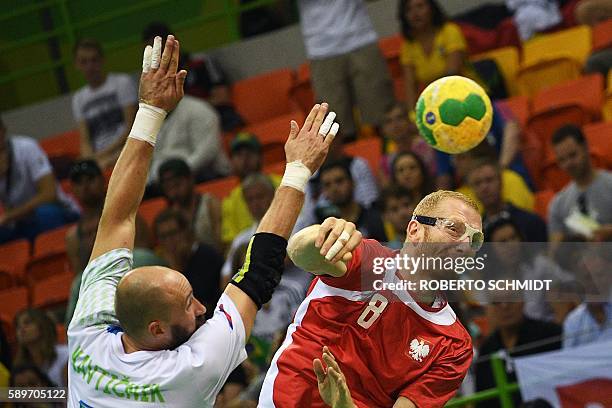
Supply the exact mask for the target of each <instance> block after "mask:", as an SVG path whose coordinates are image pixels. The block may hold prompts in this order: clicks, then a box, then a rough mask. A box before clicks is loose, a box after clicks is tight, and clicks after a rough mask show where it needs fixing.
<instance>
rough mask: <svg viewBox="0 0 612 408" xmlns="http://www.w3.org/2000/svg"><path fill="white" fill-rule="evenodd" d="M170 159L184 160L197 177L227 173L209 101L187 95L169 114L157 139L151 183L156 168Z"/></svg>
mask: <svg viewBox="0 0 612 408" xmlns="http://www.w3.org/2000/svg"><path fill="white" fill-rule="evenodd" d="M172 158H177V159H183V160H184V161H185V162H186V163H187V164H188V165H189V168H191V171H193V172H194V173H195V174H196V175H201V174H202V173H204V172H208V173H209V174H212V175H216V176H219V175H222V176H225V175H227V174H229V172H230V163H229V159H228V158H227V156H226V154H225V151H223V146H222V142H221V127H220V122H219V115H218V114H217V112H216V111H215V109H214V108H213V107H212V106H211V105H210V104H209V103H208V102H205V101H201V100H199V99H197V98H194V97H193V96H189V95H186V96H184V97H183V99H182V100H181V101H180V102H179V104H178V105H177V106H176V108H175V109H174V110H173V111H172V112H170V113H169V114H168V116H167V117H166V120H165V121H164V124H163V125H162V127H161V129H160V131H159V134H158V136H157V144H156V145H155V152H154V153H153V161H152V162H151V170H150V172H149V178H150V181H154V180H156V179H157V176H158V174H157V171H158V169H159V166H161V165H162V163H163V162H165V161H166V160H168V159H172ZM196 178H197V177H196Z"/></svg>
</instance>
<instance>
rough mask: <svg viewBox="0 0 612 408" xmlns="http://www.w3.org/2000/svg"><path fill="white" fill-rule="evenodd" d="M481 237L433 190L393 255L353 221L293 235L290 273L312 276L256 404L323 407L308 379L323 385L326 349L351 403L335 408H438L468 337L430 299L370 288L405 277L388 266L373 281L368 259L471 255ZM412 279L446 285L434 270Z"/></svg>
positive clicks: (465, 206)
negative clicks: (297, 271) (292, 270)
mask: <svg viewBox="0 0 612 408" xmlns="http://www.w3.org/2000/svg"><path fill="white" fill-rule="evenodd" d="M481 230H482V222H481V217H480V215H479V212H478V209H477V207H476V205H475V204H474V203H473V202H472V201H471V200H470V199H468V198H467V197H465V196H464V195H462V194H460V193H456V192H452V191H437V192H435V193H432V194H429V195H428V196H426V197H425V198H423V200H422V201H421V202H420V203H419V204H418V205H417V207H416V208H415V210H414V216H413V218H412V220H411V221H410V222H409V223H408V226H407V238H406V245H404V248H403V249H402V250H401V251H392V250H390V249H388V248H386V247H384V246H382V245H381V244H380V243H378V242H376V241H374V240H368V239H365V240H362V239H361V234H360V233H359V232H358V231H355V226H354V224H352V223H348V222H346V221H344V220H341V219H335V218H329V219H327V220H325V221H324V222H323V224H322V225H320V226H319V225H314V226H311V227H308V228H305V229H303V230H302V231H300V232H298V233H297V234H296V235H295V236H294V237H292V239H291V240H290V242H289V246H288V250H287V252H288V254H289V255H290V257H291V259H292V260H293V261H294V262H295V263H296V264H297V265H298V266H299V267H301V268H303V269H305V270H308V271H310V272H312V273H314V274H315V275H319V276H317V277H316V278H315V279H314V280H313V283H312V284H311V287H310V289H309V292H308V295H307V297H306V299H304V301H303V303H302V304H301V306H300V307H299V309H298V311H297V312H296V315H295V319H294V321H293V323H292V324H291V325H290V326H289V329H288V330H287V336H286V338H285V341H284V342H283V344H282V346H281V347H280V349H279V350H278V351H277V353H276V355H275V356H274V359H273V360H272V364H271V366H270V369H269V370H268V373H267V375H266V379H265V382H264V385H263V388H262V392H261V395H260V398H259V405H258V406H259V407H262V408H268V407H278V408H287V407H324V406H326V404H325V403H324V402H323V400H322V399H321V396H320V395H319V388H320V387H318V382H317V377H319V382H322V381H323V382H324V381H325V375H326V374H325V370H324V369H323V367H322V364H321V361H320V360H318V359H317V357H320V356H321V353H322V349H323V347H324V346H327V347H328V348H329V349H328V350H327V353H324V354H323V357H324V358H323V359H324V361H325V362H327V359H329V357H328V358H327V359H326V357H325V355H326V354H327V355H332V353H333V356H334V357H335V360H334V361H336V362H337V366H338V367H339V368H341V369H342V373H341V375H342V378H345V379H346V386H347V387H348V389H349V390H350V394H351V395H350V396H351V399H352V401H351V402H350V403H351V405H343V404H338V405H337V406H338V407H344V406H351V407H353V406H354V407H359V408H374V407H394V408H412V407H427V408H430V407H442V406H443V405H444V404H445V403H446V401H448V400H449V399H450V398H451V397H452V396H453V395H454V394H455V392H456V391H457V389H458V387H459V386H460V384H461V382H462V380H463V378H464V377H465V374H466V373H467V370H468V368H469V366H470V364H471V361H472V342H471V339H470V336H469V334H468V333H467V331H466V329H465V328H464V327H463V326H462V325H461V323H460V322H459V321H458V320H457V317H456V315H455V313H454V312H453V310H452V308H451V307H450V306H449V305H448V304H447V302H446V300H445V299H444V297H443V296H441V295H440V294H439V293H433V292H428V291H419V292H417V291H411V292H409V291H407V290H394V291H389V290H384V291H377V290H373V287H372V285H370V283H371V282H373V280H374V279H384V281H385V282H399V281H402V280H404V279H406V278H407V275H406V273H405V271H403V270H397V269H395V268H392V269H387V270H385V271H383V272H382V274H381V275H377V274H375V273H374V266H375V258H383V257H385V258H388V257H395V256H396V255H397V254H402V255H403V254H407V255H410V256H417V254H419V253H422V252H427V253H428V254H430V255H429V256H432V255H433V252H431V251H432V250H431V249H426V247H427V246H428V245H429V244H428V243H436V245H437V249H436V250H437V251H438V253H437V255H438V256H443V257H446V256H453V257H458V256H463V257H466V256H473V255H474V254H475V252H476V251H477V250H478V249H479V248H480V245H481V244H482V241H483V238H484V237H483V234H482V232H481ZM438 243H439V244H438ZM338 247H341V249H340V250H339V251H338ZM330 252H332V253H331V254H330ZM334 252H336V253H334ZM325 255H331V257H330V256H328V257H327V258H328V259H330V258H331V260H330V261H328V260H326V258H325ZM376 262H377V261H376ZM379 272H380V271H379ZM419 273H420V274H421V275H420V276H419V279H424V278H427V279H446V278H450V277H448V276H446V275H444V274H443V273H441V272H440V271H435V270H428V271H424V270H421V271H418V272H417V275H418V274H419ZM451 273H452V272H451ZM413 276H414V275H413ZM455 277H456V276H455ZM313 361H314V370H313ZM328 365H329V364H328ZM331 373H332V374H334V373H336V371H334V370H333V369H332V371H331ZM334 375H335V374H334ZM332 377H333V376H332ZM319 385H321V384H319ZM324 388H325V387H324ZM323 391H326V390H325V389H323ZM323 391H322V393H323ZM326 401H327V402H330V401H329V400H327V398H326Z"/></svg>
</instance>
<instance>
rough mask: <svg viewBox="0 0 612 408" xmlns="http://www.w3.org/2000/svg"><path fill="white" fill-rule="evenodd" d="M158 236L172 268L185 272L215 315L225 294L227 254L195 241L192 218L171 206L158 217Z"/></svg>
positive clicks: (197, 296) (209, 310)
mask: <svg viewBox="0 0 612 408" xmlns="http://www.w3.org/2000/svg"><path fill="white" fill-rule="evenodd" d="M155 236H156V237H157V239H158V240H159V243H160V248H161V251H162V254H163V256H164V258H165V259H167V260H168V262H169V264H170V267H171V268H173V269H175V270H177V271H181V273H182V274H183V275H185V277H186V278H187V280H188V281H189V283H190V284H191V286H192V288H193V295H194V297H195V298H196V299H198V301H200V302H202V304H203V305H204V306H205V307H206V317H207V318H210V317H212V314H213V312H214V310H215V305H216V304H217V301H218V300H219V297H220V296H221V290H220V286H221V285H220V279H221V267H222V266H223V257H222V256H221V255H220V254H219V253H218V252H217V251H216V250H215V249H214V248H213V247H212V246H210V245H207V244H202V243H198V242H197V241H196V240H195V237H194V233H193V230H192V228H191V224H190V223H189V220H188V219H187V218H186V217H185V215H184V214H183V212H182V211H178V210H175V209H171V208H168V209H166V210H164V211H162V212H161V213H160V214H159V215H158V216H157V218H156V219H155Z"/></svg>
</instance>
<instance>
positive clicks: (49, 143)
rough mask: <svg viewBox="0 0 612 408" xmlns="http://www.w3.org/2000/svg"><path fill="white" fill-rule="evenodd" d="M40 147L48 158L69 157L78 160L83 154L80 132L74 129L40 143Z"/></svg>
mask: <svg viewBox="0 0 612 408" xmlns="http://www.w3.org/2000/svg"><path fill="white" fill-rule="evenodd" d="M40 147H42V149H43V150H44V151H45V153H47V156H49V157H52V156H68V157H71V158H73V159H76V158H77V157H79V155H80V154H81V139H80V135H79V130H78V129H74V130H71V131H68V132H65V133H61V134H59V135H55V136H51V137H48V138H45V139H43V140H41V141H40Z"/></svg>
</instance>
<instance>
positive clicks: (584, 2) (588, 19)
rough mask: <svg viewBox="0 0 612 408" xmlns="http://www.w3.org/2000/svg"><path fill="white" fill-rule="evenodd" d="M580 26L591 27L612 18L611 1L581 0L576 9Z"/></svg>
mask: <svg viewBox="0 0 612 408" xmlns="http://www.w3.org/2000/svg"><path fill="white" fill-rule="evenodd" d="M574 15H575V16H576V21H577V22H578V24H586V25H590V26H594V25H597V23H600V22H602V21H605V20H607V19H609V18H612V1H611V0H581V1H579V2H578V4H577V5H576V8H575V9H574Z"/></svg>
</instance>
